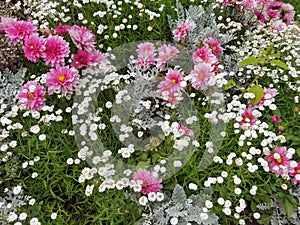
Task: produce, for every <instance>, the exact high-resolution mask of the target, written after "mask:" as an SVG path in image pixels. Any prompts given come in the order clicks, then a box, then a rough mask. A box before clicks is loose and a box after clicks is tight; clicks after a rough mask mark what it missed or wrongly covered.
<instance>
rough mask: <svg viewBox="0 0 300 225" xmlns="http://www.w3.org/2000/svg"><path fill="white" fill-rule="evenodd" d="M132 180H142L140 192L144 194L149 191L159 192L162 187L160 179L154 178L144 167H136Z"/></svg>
mask: <svg viewBox="0 0 300 225" xmlns="http://www.w3.org/2000/svg"><path fill="white" fill-rule="evenodd" d="M133 180H135V181H138V180H140V181H142V182H143V183H142V190H141V193H142V194H144V195H147V194H149V193H150V192H159V191H160V190H161V189H162V187H163V185H162V184H161V182H162V180H161V179H158V178H156V177H155V176H153V174H152V173H151V172H148V171H147V170H145V169H138V171H137V172H136V173H135V174H134V177H133Z"/></svg>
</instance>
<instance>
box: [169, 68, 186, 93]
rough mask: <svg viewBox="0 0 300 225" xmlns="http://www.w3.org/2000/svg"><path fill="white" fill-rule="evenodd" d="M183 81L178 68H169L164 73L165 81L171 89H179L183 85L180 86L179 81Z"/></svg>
mask: <svg viewBox="0 0 300 225" xmlns="http://www.w3.org/2000/svg"><path fill="white" fill-rule="evenodd" d="M182 81H183V77H182V75H181V73H180V71H179V70H172V69H169V70H168V72H167V73H166V82H168V86H169V88H170V89H171V90H173V91H180V90H181V89H182V88H183V87H182V86H181V82H182Z"/></svg>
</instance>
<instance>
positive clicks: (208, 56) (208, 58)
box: [193, 46, 217, 64]
mask: <svg viewBox="0 0 300 225" xmlns="http://www.w3.org/2000/svg"><path fill="white" fill-rule="evenodd" d="M193 60H194V62H195V63H201V62H204V63H208V64H214V63H216V62H217V58H216V56H215V55H214V54H213V53H212V50H211V49H210V48H208V47H206V46H203V47H202V48H199V49H198V50H197V51H196V52H195V53H194V55H193Z"/></svg>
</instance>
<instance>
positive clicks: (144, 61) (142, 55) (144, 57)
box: [137, 42, 155, 70]
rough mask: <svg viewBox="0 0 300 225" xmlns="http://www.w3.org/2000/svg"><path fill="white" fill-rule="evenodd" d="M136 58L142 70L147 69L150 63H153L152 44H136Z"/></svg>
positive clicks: (153, 52)
mask: <svg viewBox="0 0 300 225" xmlns="http://www.w3.org/2000/svg"><path fill="white" fill-rule="evenodd" d="M137 53H138V59H137V64H138V65H139V66H140V67H141V69H142V70H147V69H149V68H150V66H151V65H154V64H155V51H154V45H153V44H152V43H150V42H145V43H142V44H139V45H138V49H137Z"/></svg>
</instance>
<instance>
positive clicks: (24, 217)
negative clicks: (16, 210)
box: [19, 212, 27, 220]
mask: <svg viewBox="0 0 300 225" xmlns="http://www.w3.org/2000/svg"><path fill="white" fill-rule="evenodd" d="M26 218H27V213H24V212H23V213H21V214H20V215H19V220H26Z"/></svg>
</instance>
